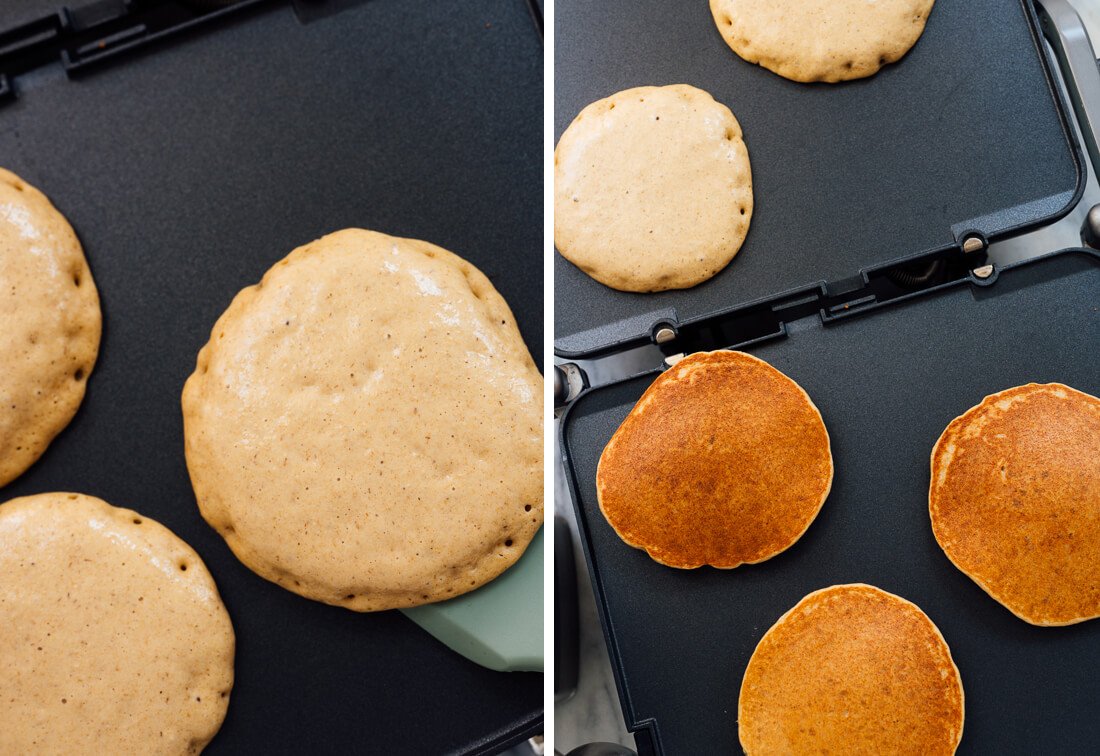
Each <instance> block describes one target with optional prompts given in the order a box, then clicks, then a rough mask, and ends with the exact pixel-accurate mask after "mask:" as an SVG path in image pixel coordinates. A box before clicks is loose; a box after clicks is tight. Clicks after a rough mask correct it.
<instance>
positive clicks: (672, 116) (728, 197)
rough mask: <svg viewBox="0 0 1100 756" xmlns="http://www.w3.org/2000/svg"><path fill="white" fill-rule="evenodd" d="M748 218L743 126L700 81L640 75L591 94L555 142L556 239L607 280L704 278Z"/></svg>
mask: <svg viewBox="0 0 1100 756" xmlns="http://www.w3.org/2000/svg"><path fill="white" fill-rule="evenodd" d="M751 218H752V170H751V167H750V166H749V153H748V149H747V148H746V147H745V143H744V142H743V141H742V139H741V126H740V125H739V124H738V123H737V119H736V118H734V117H733V113H731V112H730V109H729V108H727V107H726V106H725V105H722V104H721V103H718V102H715V101H714V98H713V97H711V96H710V94H708V93H707V92H704V91H703V90H701V89H696V88H695V87H689V86H687V85H684V84H678V85H674V86H667V87H638V88H637V89H628V90H626V91H624V92H619V93H617V94H614V95H612V96H610V97H608V98H606V99H603V100H599V101H598V102H594V103H592V104H591V105H589V106H588V107H586V108H585V109H584V110H582V111H581V112H580V115H578V116H577V117H576V118H575V119H574V120H573V123H571V124H570V125H569V128H567V129H566V130H565V133H564V134H562V136H561V139H560V140H559V141H558V146H557V148H556V149H555V150H554V242H555V244H556V245H557V248H558V251H559V252H560V253H561V254H562V256H563V257H565V259H567V260H569V261H570V262H572V263H573V264H574V265H576V266H577V267H578V268H580V269H581V270H582V271H584V272H585V273H587V274H588V275H590V276H592V278H595V279H596V280H597V281H599V282H600V283H603V284H606V285H607V286H610V287H612V288H613V289H619V290H621V291H664V290H666V289H686V288H688V287H690V286H695V285H696V284H698V283H701V282H702V281H706V280H707V279H708V278H710V277H711V276H713V275H714V274H716V273H718V271H720V270H722V269H723V268H724V267H726V265H728V264H729V262H730V260H732V259H733V257H734V255H736V254H737V252H738V250H739V249H740V248H741V243H742V242H743V241H744V240H745V235H746V234H748V232H749V220H750V219H751Z"/></svg>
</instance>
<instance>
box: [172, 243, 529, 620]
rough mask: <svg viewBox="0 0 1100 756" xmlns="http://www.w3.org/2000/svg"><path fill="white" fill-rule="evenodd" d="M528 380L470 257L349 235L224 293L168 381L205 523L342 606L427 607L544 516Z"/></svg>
mask: <svg viewBox="0 0 1100 756" xmlns="http://www.w3.org/2000/svg"><path fill="white" fill-rule="evenodd" d="M542 406H543V404H542V377H541V376H540V375H539V373H538V370H537V369H536V367H535V365H534V363H533V362H532V360H531V355H530V354H529V353H528V351H527V347H526V345H525V344H524V342H523V339H522V337H521V336H520V333H519V329H518V328H517V326H516V323H515V320H514V319H513V317H512V313H511V311H510V310H509V309H508V305H507V304H506V303H505V301H504V300H503V299H502V298H501V296H500V295H499V294H498V293H497V291H496V290H495V289H494V288H493V285H492V284H491V283H489V280H488V279H487V278H486V277H485V276H484V275H482V274H481V272H480V271H478V270H477V269H476V268H475V267H474V266H472V265H470V264H469V263H467V262H466V261H465V260H462V259H461V258H459V257H457V256H455V255H453V254H451V253H450V252H447V251H446V250H444V249H441V248H439V247H436V246H434V245H431V244H427V243H425V242H421V241H413V240H410V239H398V238H395V237H392V236H386V235H384V234H379V233H375V232H372V231H363V230H358V229H350V230H345V231H340V232H337V233H334V234H331V235H329V236H326V237H324V238H323V239H320V240H318V241H315V242H313V243H312V244H307V245H306V246H304V247H301V248H299V249H297V250H295V251H294V252H292V253H291V254H290V255H289V256H288V257H287V258H286V259H284V260H283V261H281V262H279V263H277V264H276V265H275V266H274V267H273V268H272V269H271V270H269V271H268V272H267V274H266V275H265V276H264V278H263V280H262V281H261V282H260V283H259V284H257V285H255V286H250V287H249V288H247V289H245V290H243V291H242V292H241V293H240V294H238V295H237V297H236V299H234V300H233V303H232V304H231V305H230V306H229V309H228V310H226V311H225V313H224V314H223V315H222V316H221V318H220V319H219V320H218V322H217V324H216V325H215V326H214V330H213V333H212V334H211V338H210V341H209V343H208V344H207V345H206V346H205V347H203V348H202V351H200V352H199V357H198V365H197V367H196V369H195V372H194V374H193V375H192V376H191V377H190V378H189V379H188V380H187V384H186V386H184V389H183V418H184V435H185V450H186V454H187V467H188V469H189V471H190V473H191V481H192V484H193V485H194V489H195V496H196V498H197V499H198V504H199V508H200V509H201V511H202V515H203V517H205V518H206V520H207V522H209V523H210V524H211V525H212V526H213V527H214V528H215V529H216V530H217V531H218V532H219V533H220V534H221V535H222V536H223V537H224V538H225V540H226V542H227V543H228V544H229V546H230V548H232V549H233V552H234V553H235V554H236V555H237V557H238V558H239V559H240V560H241V561H242V562H244V563H245V564H246V565H247V566H248V567H249V568H251V569H252V570H253V571H255V572H256V573H257V574H259V575H261V576H262V577H265V578H267V579H268V580H271V581H274V582H276V583H278V584H279V585H281V586H283V587H284V588H286V589H288V590H291V591H294V592H295V593H299V594H301V595H303V596H306V597H309V598H312V599H316V600H318V601H324V602H326V603H330V604H336V605H339V606H345V607H347V608H349V609H354V610H356V611H373V610H378V609H389V608H391V607H402V606H415V605H417V604H424V603H429V602H432V601H439V600H440V599H446V598H450V597H452V596H457V595H459V594H461V593H465V592H467V591H470V590H473V589H474V588H476V587H478V586H480V585H482V584H484V583H486V582H488V581H490V580H492V579H493V578H494V577H496V576H497V575H499V574H500V573H501V572H503V571H504V570H505V569H507V568H508V567H509V566H511V565H512V564H513V563H514V562H515V561H516V560H517V559H518V558H519V557H520V555H521V554H523V551H524V550H525V549H526V548H527V544H528V542H529V541H530V540H531V538H532V537H533V536H534V534H535V532H536V531H537V530H538V528H539V525H540V524H541V522H542Z"/></svg>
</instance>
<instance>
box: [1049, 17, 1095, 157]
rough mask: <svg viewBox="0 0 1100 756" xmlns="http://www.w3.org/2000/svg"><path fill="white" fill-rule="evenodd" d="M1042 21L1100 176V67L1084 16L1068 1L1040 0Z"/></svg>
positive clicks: (1087, 146) (1086, 145) (1082, 133)
mask: <svg viewBox="0 0 1100 756" xmlns="http://www.w3.org/2000/svg"><path fill="white" fill-rule="evenodd" d="M1036 8H1037V10H1038V12H1039V21H1040V23H1041V25H1042V27H1043V34H1044V35H1045V36H1046V38H1047V41H1049V42H1050V46H1051V47H1052V48H1054V54H1055V56H1056V57H1057V58H1058V66H1059V68H1061V70H1062V80H1063V82H1064V83H1065V86H1066V90H1067V91H1068V92H1069V97H1070V100H1071V101H1072V102H1073V110H1074V112H1075V113H1076V114H1077V123H1078V125H1079V126H1080V127H1081V136H1082V137H1083V138H1084V140H1085V148H1086V149H1087V150H1088V153H1089V159H1090V160H1091V161H1092V167H1093V170H1094V171H1096V175H1100V146H1098V143H1100V68H1098V66H1097V62H1096V53H1095V52H1094V51H1093V47H1092V43H1091V42H1090V41H1089V33H1088V31H1087V30H1086V29H1085V25H1084V23H1082V22H1081V17H1080V16H1079V15H1077V11H1076V10H1074V9H1073V6H1072V5H1070V4H1069V3H1068V2H1067V0H1036Z"/></svg>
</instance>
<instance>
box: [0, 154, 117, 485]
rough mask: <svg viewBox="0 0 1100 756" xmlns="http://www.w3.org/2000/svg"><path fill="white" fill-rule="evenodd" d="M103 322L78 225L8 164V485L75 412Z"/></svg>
mask: <svg viewBox="0 0 1100 756" xmlns="http://www.w3.org/2000/svg"><path fill="white" fill-rule="evenodd" d="M100 327H101V317H100V313H99V295H98V294H97V293H96V288H95V282H94V281H92V274H91V271H89V270H88V263H87V261H86V260H85V259H84V250H83V248H82V247H81V246H80V242H79V241H78V240H77V238H76V234H75V233H73V229H72V227H71V226H70V225H69V223H68V221H66V220H65V217H64V216H63V215H61V213H59V212H58V211H57V208H55V207H54V206H53V205H52V204H50V201H49V200H48V199H47V198H46V196H45V195H44V194H42V192H40V191H38V190H37V189H35V188H34V187H33V186H31V185H30V184H28V183H26V182H25V181H23V180H22V179H21V178H19V177H18V176H16V175H15V174H14V173H11V172H9V171H5V170H4V169H2V168H0V486H3V485H6V484H7V483H9V482H11V481H12V480H14V479H15V478H17V477H19V475H21V474H22V473H23V471H24V470H26V469H27V468H28V467H30V466H31V465H32V464H34V462H35V461H36V460H37V459H38V458H39V457H40V456H41V455H42V453H43V452H44V451H46V447H47V446H49V444H50V442H51V441H52V440H53V439H54V437H55V436H56V435H57V434H58V433H60V432H61V430H62V429H63V428H64V427H65V426H66V425H68V424H69V421H70V420H72V418H73V415H75V414H76V411H77V409H78V408H79V407H80V402H81V401H82V400H83V399H84V387H85V385H86V384H87V382H88V376H89V375H91V372H92V367H93V366H94V365H95V361H96V355H97V354H98V352H99V333H100Z"/></svg>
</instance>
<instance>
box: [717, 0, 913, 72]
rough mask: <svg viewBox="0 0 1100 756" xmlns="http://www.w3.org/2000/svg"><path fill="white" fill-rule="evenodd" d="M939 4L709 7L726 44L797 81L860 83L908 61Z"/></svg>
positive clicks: (879, 0)
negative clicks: (912, 49) (856, 80)
mask: <svg viewBox="0 0 1100 756" xmlns="http://www.w3.org/2000/svg"><path fill="white" fill-rule="evenodd" d="M933 2H934V0H710V10H711V13H712V14H713V15H714V22H715V23H716V24H717V25H718V31H719V32H721V34H722V38H723V39H725V41H726V44H727V45H729V46H730V48H731V49H732V50H733V51H734V52H735V53H737V54H738V55H740V56H741V57H742V58H744V59H745V60H747V61H748V62H750V63H759V64H760V65H762V66H763V67H764V68H767V69H768V70H770V71H774V72H775V73H777V74H779V75H780V76H784V77H786V78H788V79H792V80H794V81H805V82H809V81H827V82H838V81H845V80H848V79H862V78H863V77H865V76H871V75H872V74H875V73H877V72H878V70H879V69H880V68H882V67H883V66H885V65H887V64H889V63H893V62H894V61H896V60H899V59H900V58H902V57H903V56H904V55H905V53H907V52H909V49H910V48H912V47H913V45H915V44H916V43H917V40H918V39H920V35H921V34H922V33H923V32H924V25H925V23H926V22H927V21H928V15H929V14H930V13H931V12H932V5H933Z"/></svg>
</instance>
